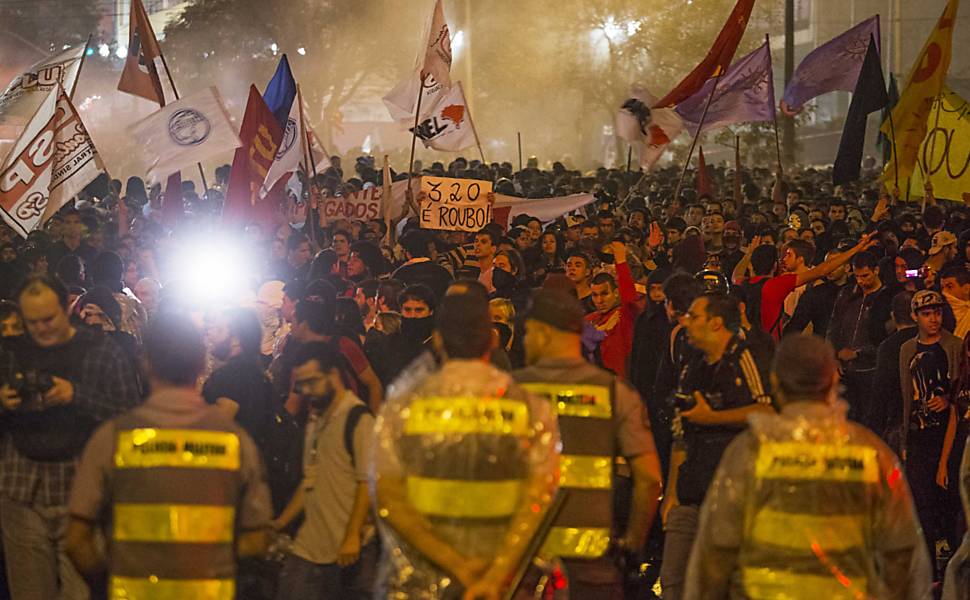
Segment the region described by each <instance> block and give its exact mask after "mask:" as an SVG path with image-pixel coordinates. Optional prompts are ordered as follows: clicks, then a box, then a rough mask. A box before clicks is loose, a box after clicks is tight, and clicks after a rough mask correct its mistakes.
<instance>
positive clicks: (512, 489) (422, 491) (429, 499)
mask: <svg viewBox="0 0 970 600" xmlns="http://www.w3.org/2000/svg"><path fill="white" fill-rule="evenodd" d="M407 489H408V500H409V501H410V502H411V505H412V506H414V508H415V509H416V510H417V511H418V512H420V513H422V514H425V515H433V516H438V517H452V518H471V519H494V518H499V517H508V516H511V515H512V514H513V513H514V512H515V511H516V509H518V508H519V497H520V495H521V494H522V481H520V480H518V479H509V480H499V481H466V480H462V479H430V478H426V477H408V478H407Z"/></svg>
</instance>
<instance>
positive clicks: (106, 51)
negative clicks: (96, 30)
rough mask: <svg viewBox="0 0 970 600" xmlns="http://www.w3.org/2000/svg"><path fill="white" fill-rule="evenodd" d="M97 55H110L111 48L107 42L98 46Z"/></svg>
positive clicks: (104, 56)
mask: <svg viewBox="0 0 970 600" xmlns="http://www.w3.org/2000/svg"><path fill="white" fill-rule="evenodd" d="M98 55H99V56H101V58H108V56H110V55H111V48H109V47H108V44H101V45H99V46H98Z"/></svg>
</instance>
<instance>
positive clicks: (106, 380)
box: [0, 327, 141, 506]
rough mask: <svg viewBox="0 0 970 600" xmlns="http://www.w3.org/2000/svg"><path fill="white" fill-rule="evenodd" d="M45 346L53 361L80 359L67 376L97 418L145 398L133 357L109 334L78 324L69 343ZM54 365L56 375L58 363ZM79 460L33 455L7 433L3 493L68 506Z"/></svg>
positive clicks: (2, 447) (0, 475)
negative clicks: (35, 457)
mask: <svg viewBox="0 0 970 600" xmlns="http://www.w3.org/2000/svg"><path fill="white" fill-rule="evenodd" d="M34 350H36V349H34ZM41 352H42V353H43V352H45V351H41ZM46 352H51V353H53V354H49V355H47V356H46V357H47V358H53V359H55V360H56V359H60V360H59V361H58V362H57V363H53V364H63V363H66V362H68V361H70V360H72V357H76V358H75V360H77V359H79V361H80V362H79V364H77V365H75V366H74V369H73V372H74V373H76V376H74V377H67V376H66V377H65V378H66V379H68V380H69V381H70V382H71V384H72V385H73V386H74V398H73V399H72V401H71V402H72V405H73V406H74V407H76V408H77V409H79V410H82V411H84V412H85V413H87V414H88V415H90V416H91V417H93V418H94V419H96V420H97V421H99V422H100V421H106V420H108V419H110V418H111V417H113V416H115V415H117V414H119V413H122V412H124V411H126V410H128V409H130V408H133V407H134V406H136V405H137V404H138V403H139V402H140V401H141V393H140V390H139V386H138V378H137V376H136V373H135V371H134V368H133V366H132V363H131V361H130V360H129V359H128V357H127V356H125V354H124V351H123V350H122V349H121V347H119V346H118V345H117V344H116V343H115V342H114V340H112V339H111V338H109V337H107V336H104V335H101V334H96V333H94V332H92V331H91V330H89V329H85V328H81V327H79V328H78V330H77V333H76V334H75V335H74V338H73V339H72V340H71V341H70V342H69V343H68V344H65V345H64V346H61V347H58V348H55V349H52V350H49V351H46ZM18 359H19V357H18ZM21 360H22V359H21ZM21 364H23V362H22V363H21ZM52 371H53V373H52V374H53V375H58V373H57V369H56V368H55V369H52ZM79 460H80V456H78V457H77V458H74V459H72V460H67V461H51V462H39V461H34V460H31V459H29V458H27V457H26V456H24V455H23V454H21V453H20V452H19V451H18V450H17V448H16V447H15V446H14V443H13V438H12V436H11V435H10V434H9V433H6V434H4V436H3V440H2V442H0V493H2V494H3V495H4V496H5V497H7V498H11V499H13V500H17V501H18V502H23V503H24V504H40V505H42V506H66V505H67V500H68V494H69V493H70V490H71V482H72V480H73V479H74V472H75V470H76V469H77V464H78V461H79Z"/></svg>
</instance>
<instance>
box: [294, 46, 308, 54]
mask: <svg viewBox="0 0 970 600" xmlns="http://www.w3.org/2000/svg"><path fill="white" fill-rule="evenodd" d="M296 53H297V54H299V55H300V56H306V48H304V47H303V46H300V47H299V48H297V49H296Z"/></svg>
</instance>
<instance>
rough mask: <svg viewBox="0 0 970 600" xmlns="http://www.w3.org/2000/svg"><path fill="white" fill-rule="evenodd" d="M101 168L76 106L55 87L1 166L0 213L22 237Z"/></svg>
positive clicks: (41, 222)
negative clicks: (75, 108)
mask: <svg viewBox="0 0 970 600" xmlns="http://www.w3.org/2000/svg"><path fill="white" fill-rule="evenodd" d="M103 169H104V167H103V165H102V164H101V159H100V158H99V157H98V153H97V150H96V149H95V148H94V144H93V143H92V142H91V138H90V136H89V135H88V132H87V130H86V129H85V128H84V124H83V123H82V122H81V119H80V117H78V114H77V111H75V110H74V106H73V105H72V104H71V101H70V100H69V99H68V97H67V94H65V93H64V90H63V89H62V88H61V87H60V85H58V86H55V87H54V88H53V89H52V90H51V91H49V92H48V93H47V97H46V98H45V99H44V101H43V102H42V103H41V105H40V108H39V109H38V111H37V114H35V115H34V118H33V119H31V121H30V122H29V123H28V124H27V127H26V129H24V132H23V134H22V135H21V136H20V137H19V138H18V139H17V141H16V142H15V143H14V145H13V150H12V151H11V152H10V154H9V155H8V156H7V158H6V159H5V160H4V162H3V165H2V168H0V216H2V218H3V220H4V221H5V222H6V223H7V224H8V225H10V227H11V228H13V229H14V230H15V231H16V232H17V233H19V234H20V235H21V236H23V237H27V235H28V234H29V233H30V232H31V231H33V230H34V229H36V228H37V227H38V226H39V225H42V224H43V223H44V222H45V221H46V220H47V219H49V218H50V217H51V215H53V214H54V213H55V212H56V211H57V210H58V209H60V208H61V207H62V206H64V204H65V203H66V202H67V201H68V200H70V199H71V198H72V197H74V196H75V195H76V194H77V193H78V192H79V191H80V190H81V189H83V188H84V186H86V185H87V184H89V183H91V182H92V181H93V180H94V179H95V178H96V177H97V176H98V175H99V174H100V173H101V171H102V170H103Z"/></svg>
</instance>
